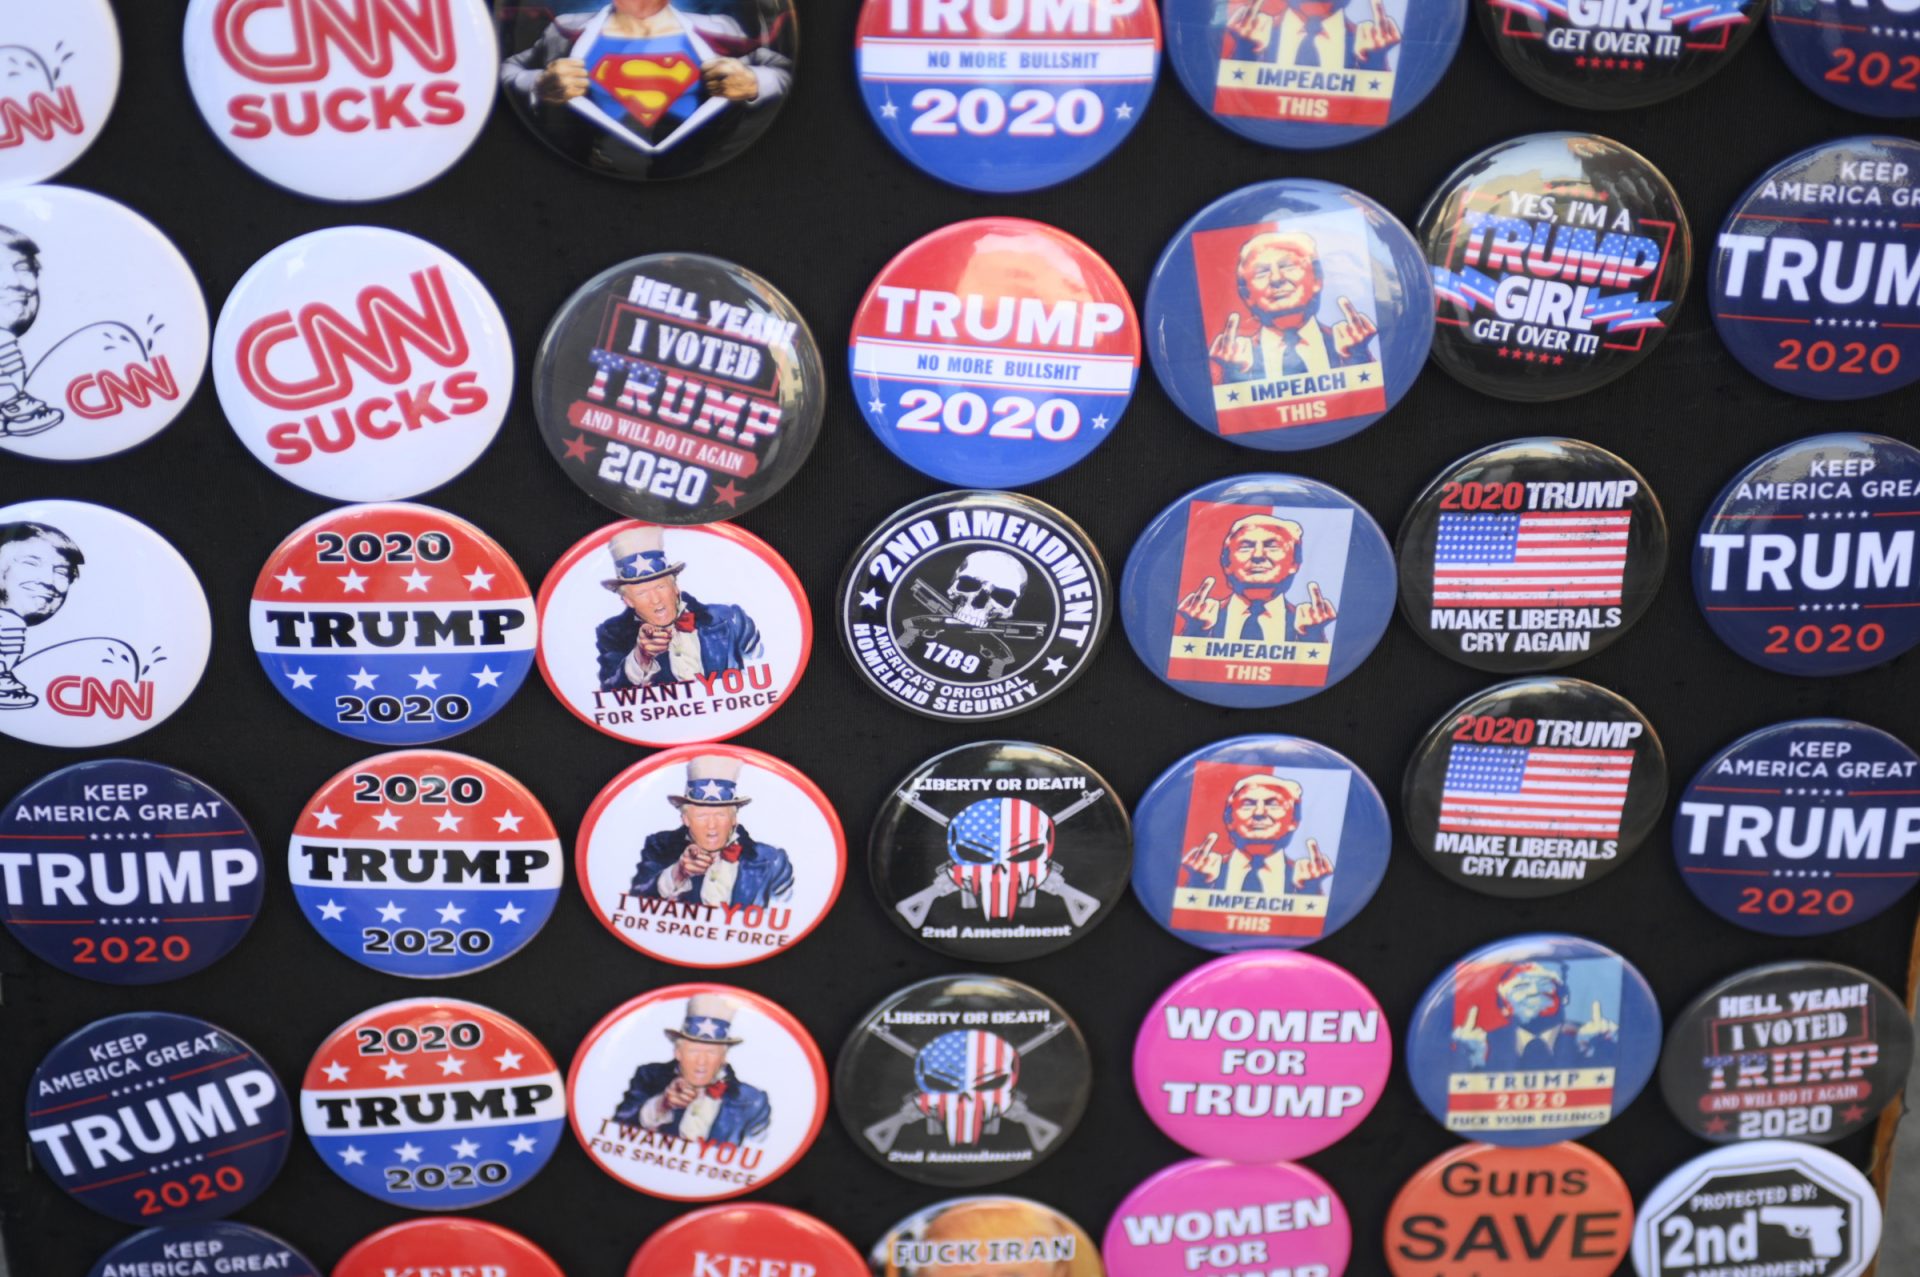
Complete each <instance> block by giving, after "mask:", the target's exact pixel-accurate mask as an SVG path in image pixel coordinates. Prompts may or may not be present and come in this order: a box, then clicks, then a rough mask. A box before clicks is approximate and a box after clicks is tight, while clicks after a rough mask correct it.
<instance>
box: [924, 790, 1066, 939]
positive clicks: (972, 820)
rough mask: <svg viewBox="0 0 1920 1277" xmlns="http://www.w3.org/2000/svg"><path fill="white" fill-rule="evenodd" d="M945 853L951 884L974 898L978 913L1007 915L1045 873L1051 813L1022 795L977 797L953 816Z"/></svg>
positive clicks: (1049, 856) (1050, 841)
mask: <svg viewBox="0 0 1920 1277" xmlns="http://www.w3.org/2000/svg"><path fill="white" fill-rule="evenodd" d="M947 852H948V855H949V856H950V857H951V859H952V861H953V863H952V864H950V865H948V866H947V871H948V872H949V873H950V874H952V875H953V881H954V884H955V885H956V886H958V887H960V888H961V889H962V890H964V891H967V892H968V893H970V894H971V895H972V896H973V897H974V899H976V900H978V901H979V902H980V912H981V915H982V916H984V917H987V918H1011V917H1013V912H1014V910H1015V909H1017V908H1018V907H1019V905H1020V897H1021V896H1023V895H1025V894H1026V893H1028V892H1029V891H1032V890H1033V889H1034V888H1035V887H1037V886H1038V885H1039V884H1040V880H1041V879H1042V878H1044V877H1046V874H1047V869H1048V863H1049V861H1050V860H1051V859H1052V857H1053V818H1052V817H1051V816H1049V815H1047V813H1046V812H1044V811H1041V810H1040V809H1039V808H1038V807H1036V806H1034V805H1033V804H1032V803H1030V802H1028V801H1027V800H1026V799H1024V798H983V799H981V800H980V801H979V802H977V803H972V804H970V805H969V806H967V808H966V809H965V810H963V811H962V812H961V813H960V814H959V815H958V816H955V817H954V818H953V824H952V826H951V827H950V828H949V829H948V830H947Z"/></svg>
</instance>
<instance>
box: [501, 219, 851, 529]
mask: <svg viewBox="0 0 1920 1277" xmlns="http://www.w3.org/2000/svg"><path fill="white" fill-rule="evenodd" d="M826 380H827V379H826V371H825V369H824V368H823V367H822V365H821V362H820V348H819V347H818V346H817V345H815V344H814V340H813V332H812V330H810V329H809V328H808V327H807V323H806V320H805V319H804V318H802V317H801V314H800V312H799V310H797V309H796V308H795V307H794V304H793V303H792V302H790V301H788V300H787V299H786V297H785V296H784V295H783V294H782V293H781V292H780V291H779V290H778V289H776V288H775V287H774V286H773V285H772V284H769V283H768V282H767V281H766V280H764V279H762V278H760V276H758V275H756V274H754V273H753V272H752V271H750V270H747V269H745V268H743V267H740V266H735V265H734V264H733V263H732V262H724V261H721V260H720V259H719V258H717V257H702V256H700V255H698V254H695V253H654V254H652V255H650V256H647V257H639V258H635V259H634V260H633V261H630V262H626V263H623V264H622V265H619V266H616V267H614V268H613V269H612V270H609V271H604V272H602V273H601V274H599V275H596V276H595V277H594V278H593V279H591V280H589V281H588V282H587V283H586V284H584V285H582V286H581V288H580V290H579V291H578V292H576V293H574V295H573V296H572V297H569V298H568V299H567V301H566V304H565V305H563V306H561V308H560V311H559V313H558V314H556V315H555V316H554V317H553V321H552V322H551V323H550V324H548V325H547V333H546V336H545V337H543V338H542V339H541V342H540V353H539V355H538V357H537V359H536V362H535V365H534V374H533V411H534V416H535V417H536V418H537V419H538V420H539V422H540V433H541V435H542V437H544V438H545V439H546V442H547V450H548V451H549V452H551V453H552V454H553V459H554V460H555V461H558V462H559V463H560V468H561V469H562V470H563V471H565V472H566V475H567V477H568V478H569V479H571V480H573V481H574V483H576V484H578V485H579V486H580V488H581V489H582V490H583V491H585V492H586V493H587V495H588V496H590V497H592V498H593V499H594V500H595V501H598V502H599V503H600V504H601V505H604V506H606V507H607V508H608V509H611V510H617V511H619V512H620V513H621V514H624V515H627V516H629V517H631V518H635V519H646V520H648V521H650V522H653V523H711V522H712V521H713V520H715V519H730V518H733V517H735V516H736V515H741V514H745V513H746V512H747V511H748V510H751V509H753V508H754V507H755V506H757V505H759V504H760V503H761V502H762V501H765V500H766V499H767V498H768V497H771V496H772V495H773V494H774V493H776V492H778V491H779V490H780V489H781V488H783V487H785V486H786V484H787V481H788V480H790V479H792V478H793V476H794V473H795V472H796V471H798V470H799V469H800V467H801V465H802V464H803V463H804V462H805V461H806V459H807V454H808V453H810V452H811V451H813V444H814V440H815V439H816V438H817V437H818V436H819V434H820V419H821V417H822V416H823V415H824V413H825V411H826V401H827V386H826Z"/></svg>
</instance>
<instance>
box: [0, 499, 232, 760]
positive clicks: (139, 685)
mask: <svg viewBox="0 0 1920 1277" xmlns="http://www.w3.org/2000/svg"><path fill="white" fill-rule="evenodd" d="M212 645H213V617H212V615H211V613H209V612H208V610H207V596H206V593H205V592H204V591H203V590H202V589H201V588H200V578H199V577H197V576H195V575H194V573H193V568H192V567H191V566H189V565H188V563H187V561H186V560H185V559H183V558H181V557H180V552H179V551H178V550H176V549H174V548H173V546H172V545H170V544H168V543H167V541H166V539H165V538H164V537H162V536H161V535H160V534H159V533H157V532H155V531H154V530H153V529H152V528H149V527H148V526H147V525H146V524H144V523H141V522H139V521H138V520H136V519H132V518H129V517H128V516H126V515H124V514H121V513H120V512H119V511H118V510H109V509H107V508H106V507H105V506H98V505H91V504H89V503H87V502H84V501H22V502H20V503H18V504H16V505H10V506H5V507H0V710H4V711H6V712H5V713H0V732H4V733H5V734H7V735H8V736H12V737H14V738H15V739H16V740H23V741H26V742H27V743H28V744H32V745H61V746H68V747H73V748H84V747H88V746H94V745H111V744H113V743H114V742H116V741H123V740H126V739H128V738H129V737H133V736H138V735H139V734H140V733H142V732H144V731H146V730H147V729H148V728H150V727H156V726H158V725H159V724H160V723H162V722H164V721H165V720H166V719H168V718H169V717H171V716H172V715H173V713H174V711H176V710H178V709H179V708H180V707H181V706H182V705H184V704H185V703H186V700H187V697H189V696H191V695H192V694H193V689H194V688H196V687H198V686H199V685H200V676H201V675H202V674H203V673H205V672H206V668H207V656H208V654H209V652H210V650H211V648H212Z"/></svg>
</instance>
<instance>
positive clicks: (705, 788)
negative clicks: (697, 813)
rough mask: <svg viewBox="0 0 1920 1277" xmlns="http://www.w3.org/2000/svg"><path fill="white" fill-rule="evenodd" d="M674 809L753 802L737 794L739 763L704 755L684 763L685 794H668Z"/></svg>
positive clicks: (717, 755) (738, 792) (731, 805)
mask: <svg viewBox="0 0 1920 1277" xmlns="http://www.w3.org/2000/svg"><path fill="white" fill-rule="evenodd" d="M667 801H668V802H670V803H672V804H673V805H674V806H675V807H685V806H687V805H688V804H689V803H691V804H692V805H693V806H695V807H745V806H746V805H747V804H748V803H750V802H752V801H753V799H751V798H747V797H745V796H744V795H742V794H741V793H740V760H739V759H737V758H728V757H726V756H725V755H721V754H703V755H701V756H700V757H699V758H695V759H692V760H690V761H689V762H688V763H687V792H686V793H684V794H668V795H667Z"/></svg>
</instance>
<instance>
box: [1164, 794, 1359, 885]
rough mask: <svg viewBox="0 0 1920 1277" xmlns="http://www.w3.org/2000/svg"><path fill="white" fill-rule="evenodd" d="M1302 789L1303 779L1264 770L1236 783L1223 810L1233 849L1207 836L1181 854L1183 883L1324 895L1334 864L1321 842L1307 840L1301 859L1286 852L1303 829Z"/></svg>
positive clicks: (1216, 836)
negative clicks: (1223, 847)
mask: <svg viewBox="0 0 1920 1277" xmlns="http://www.w3.org/2000/svg"><path fill="white" fill-rule="evenodd" d="M1301 792H1302V791H1301V786H1300V783H1299V782H1298V781H1292V780H1287V779H1285V778H1283V777H1280V776H1274V775H1270V774H1268V773H1265V772H1256V773H1255V774H1253V775H1251V776H1242V777H1241V778H1240V779H1239V780H1237V781H1235V782H1234V784H1233V788H1232V789H1230V790H1228V791H1227V800H1226V805H1225V807H1224V808H1223V809H1222V811H1221V813H1220V821H1221V823H1222V824H1223V825H1224V826H1225V827H1226V831H1227V838H1228V841H1229V842H1230V843H1231V844H1232V850H1230V851H1226V852H1221V851H1216V850H1215V849H1214V848H1215V845H1216V843H1217V842H1218V841H1219V835H1218V834H1208V835H1207V841H1206V842H1205V843H1203V844H1201V845H1200V846H1198V847H1190V848H1188V849H1187V853H1186V855H1185V856H1183V857H1182V858H1181V861H1180V884H1179V885H1180V886H1182V887H1203V888H1207V889H1209V890H1213V891H1231V892H1236V893H1239V894H1242V895H1261V896H1287V895H1310V896H1321V895H1325V894H1326V891H1327V883H1328V881H1329V879H1331V878H1332V876H1333V863H1332V862H1331V861H1329V860H1328V859H1327V858H1326V857H1325V856H1324V855H1322V854H1321V852H1320V844H1319V843H1318V842H1317V841H1315V840H1314V839H1312V838H1309V839H1307V854H1306V855H1305V856H1304V857H1302V858H1301V859H1299V860H1291V859H1289V858H1288V857H1287V854H1286V851H1287V847H1288V845H1289V844H1291V843H1292V842H1293V836H1294V834H1295V833H1296V832H1298V830H1299V828H1300V816H1301V810H1300V799H1301Z"/></svg>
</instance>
